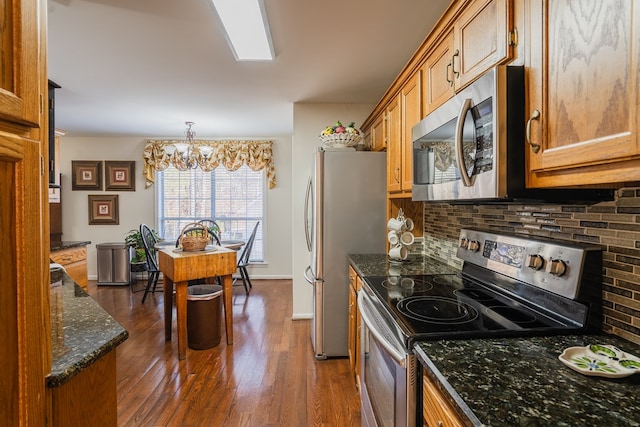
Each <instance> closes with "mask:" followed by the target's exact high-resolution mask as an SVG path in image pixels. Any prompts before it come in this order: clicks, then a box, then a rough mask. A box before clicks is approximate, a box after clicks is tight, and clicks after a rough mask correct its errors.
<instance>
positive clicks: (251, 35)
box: [211, 0, 274, 61]
mask: <svg viewBox="0 0 640 427" xmlns="http://www.w3.org/2000/svg"><path fill="white" fill-rule="evenodd" d="M211 2H212V3H213V6H214V7H215V9H216V11H217V12H218V16H219V17H220V21H222V25H223V26H224V29H225V32H226V34H227V41H228V42H229V44H230V46H231V50H232V51H233V55H234V56H235V58H236V60H237V61H271V60H273V58H274V54H273V46H272V44H271V34H270V33H269V24H268V22H267V14H266V10H265V7H264V2H263V0H211Z"/></svg>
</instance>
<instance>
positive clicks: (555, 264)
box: [547, 259, 567, 276]
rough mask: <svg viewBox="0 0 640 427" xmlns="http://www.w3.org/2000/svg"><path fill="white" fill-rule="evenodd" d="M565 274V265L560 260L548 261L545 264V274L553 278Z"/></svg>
mask: <svg viewBox="0 0 640 427" xmlns="http://www.w3.org/2000/svg"><path fill="white" fill-rule="evenodd" d="M566 272H567V264H565V263H564V261H562V260H561V259H550V260H549V263H548V264H547V273H551V274H553V275H554V276H562V275H563V274H564V273H566Z"/></svg>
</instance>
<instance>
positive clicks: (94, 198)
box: [89, 194, 120, 225]
mask: <svg viewBox="0 0 640 427" xmlns="http://www.w3.org/2000/svg"><path fill="white" fill-rule="evenodd" d="M103 224H105V225H118V224H120V218H119V217H118V195H117V194H115V195H109V194H90V195H89V225H103Z"/></svg>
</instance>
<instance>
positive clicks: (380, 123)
mask: <svg viewBox="0 0 640 427" xmlns="http://www.w3.org/2000/svg"><path fill="white" fill-rule="evenodd" d="M369 131H370V132H371V145H370V148H371V150H372V151H382V150H384V149H385V148H387V137H386V134H385V114H384V113H382V114H379V115H378V117H376V119H375V120H374V121H373V123H372V124H371V128H370V129H369Z"/></svg>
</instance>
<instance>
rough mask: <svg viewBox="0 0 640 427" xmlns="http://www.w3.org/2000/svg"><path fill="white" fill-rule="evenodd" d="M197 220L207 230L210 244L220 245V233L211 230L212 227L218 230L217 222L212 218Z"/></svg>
mask: <svg viewBox="0 0 640 427" xmlns="http://www.w3.org/2000/svg"><path fill="white" fill-rule="evenodd" d="M198 222H199V223H200V224H203V225H204V226H205V227H207V231H209V236H210V238H211V244H213V245H218V246H220V235H219V234H218V233H216V232H214V231H213V230H214V229H215V230H220V227H219V226H218V223H217V222H216V221H215V220H213V219H201V220H200V221H198Z"/></svg>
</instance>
